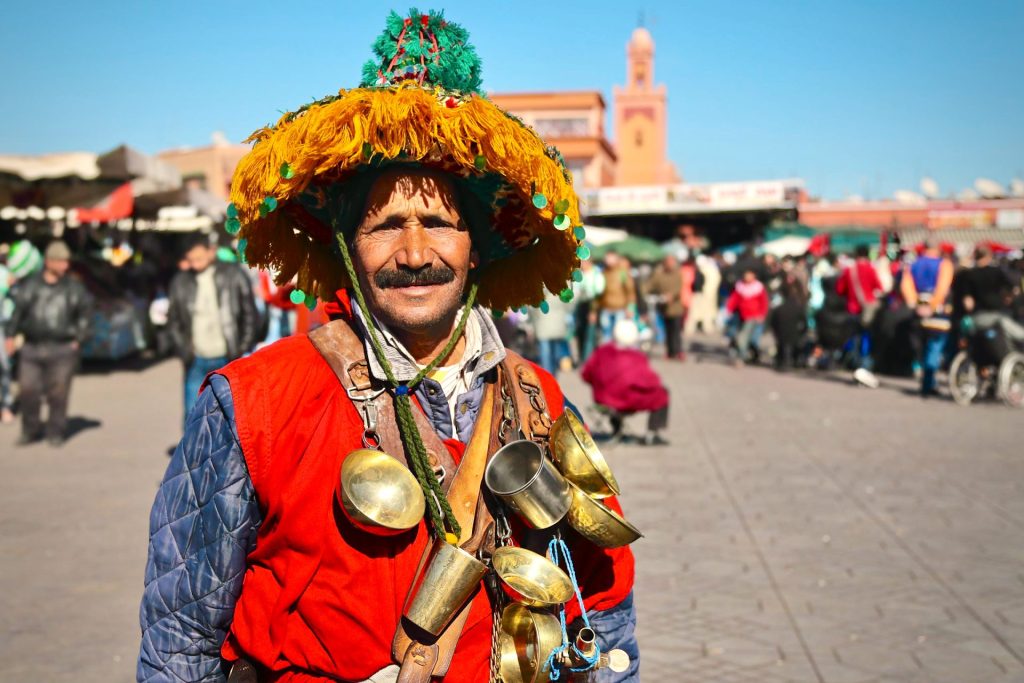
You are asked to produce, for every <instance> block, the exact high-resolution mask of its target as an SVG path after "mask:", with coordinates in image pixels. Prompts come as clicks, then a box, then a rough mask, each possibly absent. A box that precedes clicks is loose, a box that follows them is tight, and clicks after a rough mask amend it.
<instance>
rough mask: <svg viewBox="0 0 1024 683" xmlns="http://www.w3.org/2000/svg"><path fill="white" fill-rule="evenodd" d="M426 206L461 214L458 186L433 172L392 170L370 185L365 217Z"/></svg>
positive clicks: (438, 173) (383, 173) (406, 169)
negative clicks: (457, 192) (405, 208)
mask: <svg viewBox="0 0 1024 683" xmlns="http://www.w3.org/2000/svg"><path fill="white" fill-rule="evenodd" d="M396 205H401V206H403V207H408V206H409V205H412V206H414V207H415V206H423V207H425V208H432V209H444V210H446V211H447V212H449V213H454V214H456V215H457V214H458V205H457V198H456V190H455V184H454V183H453V182H452V179H451V178H449V177H448V176H447V175H446V174H444V173H441V172H438V171H434V170H433V169H427V168H423V169H409V168H400V169H389V170H386V171H384V172H382V173H381V174H380V175H379V176H378V177H377V178H376V179H375V180H374V181H373V183H372V184H371V185H370V188H369V191H368V192H367V197H366V206H365V208H364V210H363V217H364V218H365V217H368V216H371V215H374V214H377V213H380V212H382V211H383V210H384V209H387V208H388V207H394V206H396Z"/></svg>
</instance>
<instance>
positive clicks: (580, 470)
mask: <svg viewBox="0 0 1024 683" xmlns="http://www.w3.org/2000/svg"><path fill="white" fill-rule="evenodd" d="M550 439H551V453H552V455H554V457H555V464H556V465H557V466H558V469H559V470H560V471H561V472H562V474H563V475H564V476H565V478H566V479H568V480H569V481H571V482H572V483H574V484H576V485H577V486H579V487H580V488H581V489H583V490H584V491H585V492H587V493H588V494H589V495H590V496H592V497H593V498H607V497H608V496H617V495H619V493H621V491H620V490H619V483H618V482H617V481H615V475H614V474H612V470H611V468H610V467H609V466H608V461H607V460H605V459H604V456H603V455H601V451H600V450H598V448H597V444H595V443H594V439H593V437H591V436H590V432H588V431H587V429H586V427H584V426H583V423H582V422H581V421H580V419H579V418H578V417H576V413H574V412H573V411H572V410H568V409H567V410H565V411H564V412H563V413H562V414H561V415H560V416H559V418H558V419H557V420H555V423H554V424H553V425H552V426H551V436H550Z"/></svg>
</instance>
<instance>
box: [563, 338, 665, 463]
mask: <svg viewBox="0 0 1024 683" xmlns="http://www.w3.org/2000/svg"><path fill="white" fill-rule="evenodd" d="M612 339H613V341H610V342H608V343H605V344H602V345H601V346H599V347H597V349H596V350H595V351H594V353H593V354H592V355H591V356H590V358H589V359H588V360H587V362H586V364H585V365H584V366H583V381H584V382H586V383H587V384H589V385H590V386H591V389H592V390H593V392H594V402H595V403H597V404H598V405H600V406H603V407H605V408H608V409H609V410H611V411H612V437H613V438H619V437H620V436H621V432H622V421H623V417H624V416H627V415H632V414H634V413H650V415H649V416H648V418H647V434H646V435H645V436H644V443H645V444H647V445H648V446H665V445H668V441H667V440H665V438H663V437H662V436H661V432H662V431H663V430H664V429H665V427H667V426H668V403H669V396H668V389H666V388H665V385H664V384H662V382H661V378H660V377H658V374H657V373H656V372H654V370H653V369H652V368H651V365H650V363H649V362H648V360H647V356H646V355H645V354H644V353H643V351H640V350H639V349H637V348H636V347H637V344H638V343H639V341H640V331H639V329H638V328H637V326H636V323H635V322H633V321H632V320H620V321H619V322H617V323H616V324H615V329H614V330H613V332H612Z"/></svg>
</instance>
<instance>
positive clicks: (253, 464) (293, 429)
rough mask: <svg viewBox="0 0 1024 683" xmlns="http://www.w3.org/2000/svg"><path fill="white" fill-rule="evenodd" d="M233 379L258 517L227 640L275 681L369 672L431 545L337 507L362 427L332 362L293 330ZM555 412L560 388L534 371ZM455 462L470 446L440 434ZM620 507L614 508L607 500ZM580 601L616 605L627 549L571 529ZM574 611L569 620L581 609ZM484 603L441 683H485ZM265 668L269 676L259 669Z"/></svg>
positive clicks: (386, 655)
mask: <svg viewBox="0 0 1024 683" xmlns="http://www.w3.org/2000/svg"><path fill="white" fill-rule="evenodd" d="M220 374H223V375H224V376H225V377H226V378H227V380H228V382H229V383H230V385H231V393H232V396H233V398H234V405H235V418H236V424H237V428H238V436H239V440H240V441H241V446H242V451H243V453H244V455H245V461H246V464H247V466H248V468H249V475H250V477H251V478H252V483H253V486H254V488H255V491H256V499H257V502H258V504H259V507H260V512H261V513H262V517H263V523H262V525H261V526H260V528H259V531H258V535H257V540H256V548H255V549H254V550H253V551H252V553H251V554H250V555H249V557H248V566H247V568H246V572H245V579H244V583H243V586H242V594H241V596H240V597H239V599H238V603H237V605H236V607H235V615H234V621H233V622H232V624H231V628H230V631H229V633H228V635H227V639H226V640H225V641H224V646H223V650H222V652H223V656H224V658H225V659H227V660H229V661H230V660H235V659H238V658H239V657H242V656H244V657H246V658H247V659H249V660H251V661H253V662H254V663H255V664H257V665H258V666H260V667H262V668H263V669H264V673H263V674H262V676H261V679H260V681H261V683H264V681H265V680H272V681H289V682H298V681H324V680H332V681H337V680H341V681H364V680H365V679H367V678H369V677H370V676H371V675H372V674H374V673H376V672H377V671H379V670H380V669H382V668H384V667H385V666H387V665H388V664H390V663H391V641H392V638H393V636H394V633H395V628H396V627H397V625H398V621H399V618H400V617H401V614H402V608H403V606H404V602H405V597H406V593H407V591H408V589H409V585H410V584H411V583H412V580H413V574H414V573H415V570H416V567H417V564H418V563H419V559H420V556H421V555H422V553H423V549H424V547H425V546H426V543H427V540H428V534H427V530H426V525H425V524H424V523H422V522H421V523H420V525H419V527H418V528H417V529H415V530H410V531H409V532H407V533H405V534H402V535H399V536H392V537H379V536H374V535H371V534H368V533H365V532H362V531H360V530H358V529H356V528H355V527H353V526H352V525H351V524H350V523H349V522H348V521H347V520H346V519H345V517H344V515H343V513H341V512H340V511H339V510H338V508H337V506H336V504H335V502H334V491H335V486H336V485H337V482H338V476H339V472H340V469H341V463H342V460H343V459H344V457H345V455H346V454H347V453H349V452H351V451H352V450H354V449H356V448H360V447H361V441H360V434H361V433H362V429H363V425H362V422H361V421H360V419H359V416H358V414H357V412H356V409H355V407H354V406H353V405H352V402H351V400H350V399H349V398H348V396H347V395H346V393H345V391H344V390H343V388H342V387H341V384H340V383H339V382H338V379H337V377H335V375H334V373H333V372H332V371H331V369H330V367H329V366H328V365H327V362H326V361H325V360H324V359H323V358H322V357H321V356H320V354H319V353H318V352H317V351H316V350H315V349H314V348H313V345H312V344H311V343H310V341H309V339H308V338H307V337H305V336H297V337H290V338H287V339H282V340H281V341H279V342H277V343H275V344H272V345H271V346H269V347H267V348H265V349H263V350H261V351H259V352H257V353H255V354H253V355H252V356H249V357H248V358H243V359H240V360H237V361H234V362H233V363H231V364H230V365H228V366H227V367H225V368H224V369H223V370H221V371H220ZM537 374H538V375H539V376H540V377H541V383H542V385H543V389H544V393H545V396H546V397H547V400H548V405H549V406H550V411H551V413H552V418H555V417H557V416H558V415H559V414H560V413H561V411H562V405H563V397H562V394H561V392H560V390H559V389H558V385H557V383H556V382H555V380H554V378H552V377H551V376H550V375H549V374H547V373H545V372H544V371H543V370H541V369H539V368H538V369H537ZM447 445H448V447H449V449H450V450H451V451H452V453H453V456H454V457H455V459H456V461H457V460H458V459H459V458H460V457H461V455H462V451H463V450H464V446H463V444H461V443H458V442H455V441H450V442H448V443H447ZM612 506H613V507H614V508H616V509H618V503H617V502H614V501H612ZM568 540H569V543H570V545H571V546H572V548H573V552H574V559H575V562H576V570H577V575H578V579H579V581H580V584H581V587H582V589H583V593H584V596H585V602H586V606H587V609H607V608H609V607H612V606H614V605H616V604H618V603H619V602H620V601H621V600H622V599H623V598H625V597H626V595H627V594H628V593H629V591H630V590H631V589H632V586H633V556H632V553H631V552H630V551H629V549H628V548H620V549H617V550H610V551H604V550H600V549H598V548H596V547H595V546H592V545H591V544H589V543H587V542H586V541H583V540H581V539H579V538H578V537H575V536H573V537H572V538H570V539H568ZM573 607H574V606H573V605H570V606H569V607H568V618H569V619H573V618H575V617H576V616H578V613H579V612H578V609H576V610H573ZM490 650H491V611H490V604H489V601H488V599H487V597H486V593H485V591H483V590H481V591H480V592H479V593H478V594H477V595H476V597H475V598H474V600H473V603H472V608H471V611H470V616H469V619H468V621H467V623H466V627H465V630H464V631H463V634H462V637H461V639H460V640H459V644H458V647H457V649H456V652H455V658H454V661H453V662H452V665H451V668H450V669H449V672H448V675H447V676H446V677H445V680H446V681H486V680H487V679H488V671H489V656H490ZM268 671H269V672H272V673H270V674H269V675H268V673H267V672H268Z"/></svg>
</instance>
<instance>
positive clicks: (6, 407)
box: [0, 243, 14, 425]
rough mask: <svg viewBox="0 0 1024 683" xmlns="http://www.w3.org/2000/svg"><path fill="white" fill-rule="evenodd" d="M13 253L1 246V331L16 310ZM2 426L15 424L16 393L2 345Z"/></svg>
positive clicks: (0, 345) (0, 412)
mask: <svg viewBox="0 0 1024 683" xmlns="http://www.w3.org/2000/svg"><path fill="white" fill-rule="evenodd" d="M10 253H11V246H10V245H9V244H6V243H5V244H0V330H2V329H4V327H6V325H7V321H8V320H10V318H11V313H12V312H13V310H14V301H13V300H11V297H10V294H11V286H12V285H13V284H14V274H13V273H11V271H10V270H9V269H8V268H7V257H8V255H9V254H10ZM0 424H5V425H8V424H14V392H13V391H11V359H10V357H9V356H8V355H7V344H6V343H4V344H0Z"/></svg>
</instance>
